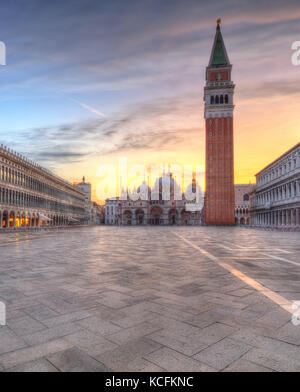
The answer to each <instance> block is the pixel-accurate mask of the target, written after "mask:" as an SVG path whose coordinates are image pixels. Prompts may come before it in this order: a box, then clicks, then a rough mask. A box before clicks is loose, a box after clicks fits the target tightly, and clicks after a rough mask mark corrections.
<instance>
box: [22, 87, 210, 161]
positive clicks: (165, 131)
mask: <svg viewBox="0 0 300 392" xmlns="http://www.w3.org/2000/svg"><path fill="white" fill-rule="evenodd" d="M199 101H200V99H199V97H198V96H197V95H194V94H186V95H181V96H175V97H170V98H160V99H155V100H151V101H146V102H144V103H141V104H140V105H138V106H136V105H135V106H134V107H131V108H127V110H126V111H125V112H120V113H115V115H114V116H112V117H111V118H105V119H101V120H96V119H95V120H87V121H81V122H76V123H71V124H61V125H58V126H55V127H51V126H49V127H44V128H41V129H38V128H34V129H28V130H24V131H23V132H22V135H21V138H22V142H23V144H24V145H25V149H26V151H28V150H29V149H30V150H31V154H30V155H31V156H33V157H34V159H37V160H39V161H40V162H44V163H47V164H48V163H49V164H51V165H53V164H54V165H59V166H62V165H65V164H70V163H72V162H79V161H84V160H85V159H92V158H93V157H95V156H97V157H100V158H101V157H104V156H107V155H112V154H122V153H132V152H136V151H144V152H145V153H147V152H149V151H161V153H162V154H163V152H166V151H170V150H176V149H180V148H184V145H185V144H188V143H190V141H191V140H193V139H195V140H199V138H200V136H201V131H202V116H201V114H200V113H199V108H198V106H199ZM183 119H184V121H183Z"/></svg>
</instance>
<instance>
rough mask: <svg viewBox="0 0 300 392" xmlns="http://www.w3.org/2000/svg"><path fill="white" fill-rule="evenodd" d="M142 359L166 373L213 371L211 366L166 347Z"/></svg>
mask: <svg viewBox="0 0 300 392" xmlns="http://www.w3.org/2000/svg"><path fill="white" fill-rule="evenodd" d="M144 358H145V359H147V360H148V361H150V362H152V363H154V364H155V365H157V366H159V367H163V368H164V369H166V370H167V371H168V372H178V371H181V372H211V371H214V370H215V369H214V368H213V367H211V366H207V365H206V364H204V363H200V362H198V361H196V360H194V359H192V358H189V357H187V356H185V355H183V354H181V353H178V352H177V351H174V350H171V349H170V348H167V347H164V348H161V349H159V350H157V351H154V352H153V353H151V354H148V355H145V356H144Z"/></svg>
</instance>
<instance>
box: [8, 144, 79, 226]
mask: <svg viewBox="0 0 300 392" xmlns="http://www.w3.org/2000/svg"><path fill="white" fill-rule="evenodd" d="M84 197H85V196H84V193H83V192H82V191H80V190H79V189H77V188H75V187H74V186H73V185H72V184H70V183H68V182H67V181H65V180H63V179H62V178H60V177H58V176H56V175H55V174H53V173H51V172H50V171H48V170H46V169H44V168H42V167H41V166H39V165H37V164H36V163H34V162H32V161H29V160H28V159H26V158H24V157H22V156H21V155H20V154H17V153H15V152H13V151H11V150H10V149H8V148H6V147H3V146H1V147H0V229H9V228H10V229H14V228H30V227H40V226H64V225H69V224H80V223H82V221H83V219H84V213H85V211H84Z"/></svg>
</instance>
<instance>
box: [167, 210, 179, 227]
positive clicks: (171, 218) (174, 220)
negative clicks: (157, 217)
mask: <svg viewBox="0 0 300 392" xmlns="http://www.w3.org/2000/svg"><path fill="white" fill-rule="evenodd" d="M177 217H178V212H177V210H176V209H175V208H172V209H171V210H170V211H169V225H176V223H177V220H178V219H177Z"/></svg>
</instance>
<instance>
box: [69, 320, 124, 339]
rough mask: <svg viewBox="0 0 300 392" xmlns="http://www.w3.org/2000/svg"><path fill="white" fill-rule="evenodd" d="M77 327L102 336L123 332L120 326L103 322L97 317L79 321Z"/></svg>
mask: <svg viewBox="0 0 300 392" xmlns="http://www.w3.org/2000/svg"><path fill="white" fill-rule="evenodd" d="M76 325H78V326H79V327H81V328H86V329H88V330H89V331H91V332H94V333H96V334H100V335H110V334H113V333H116V332H119V331H121V330H122V328H121V327H119V326H118V325H116V324H113V323H111V322H110V321H106V320H102V319H101V318H99V317H96V316H94V317H88V318H85V319H83V320H81V321H77V322H76Z"/></svg>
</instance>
